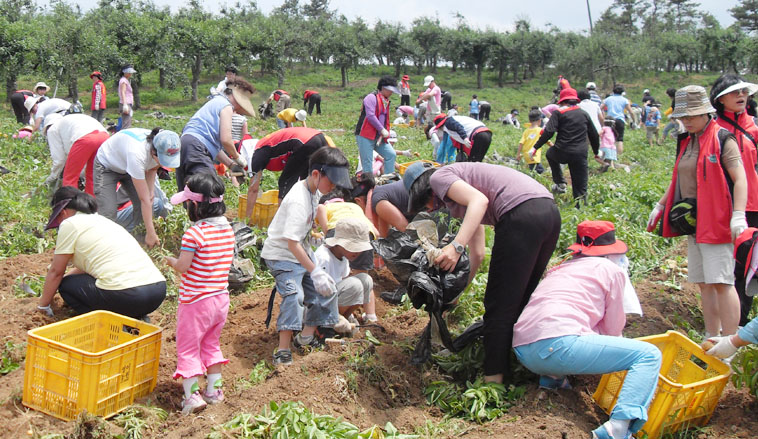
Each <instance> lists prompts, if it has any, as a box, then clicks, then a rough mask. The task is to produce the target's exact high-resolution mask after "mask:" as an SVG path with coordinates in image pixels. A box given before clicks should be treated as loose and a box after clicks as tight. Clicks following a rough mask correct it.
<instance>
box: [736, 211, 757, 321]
mask: <svg viewBox="0 0 758 439" xmlns="http://www.w3.org/2000/svg"><path fill="white" fill-rule="evenodd" d="M745 216H746V217H747V225H748V227H758V212H745ZM748 262H750V261H748ZM734 288H735V289H736V290H737V296H738V297H739V298H740V326H745V325H747V324H748V322H749V321H750V320H749V319H748V317H747V316H748V314H750V308H752V307H753V297H752V296H748V295H747V294H745V290H746V289H747V285H745V273H744V272H742V271H741V270H738V269H737V267H734Z"/></svg>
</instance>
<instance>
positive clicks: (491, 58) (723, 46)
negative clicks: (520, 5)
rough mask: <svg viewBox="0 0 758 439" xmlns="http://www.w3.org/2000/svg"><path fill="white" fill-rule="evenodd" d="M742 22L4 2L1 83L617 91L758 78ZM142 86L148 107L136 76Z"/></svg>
mask: <svg viewBox="0 0 758 439" xmlns="http://www.w3.org/2000/svg"><path fill="white" fill-rule="evenodd" d="M731 12H732V15H733V16H734V17H735V19H736V20H737V22H736V23H735V24H734V25H732V26H730V27H728V28H723V27H722V26H721V25H720V24H719V22H718V21H717V20H716V19H715V18H714V17H713V16H712V15H711V14H709V13H706V12H703V11H700V10H699V9H698V4H697V3H696V2H694V1H692V0H615V2H614V3H613V5H612V6H611V7H609V8H608V9H607V10H606V11H604V12H603V14H602V15H601V16H600V17H599V18H598V19H597V20H596V21H595V22H594V23H593V27H592V30H591V32H580V33H577V32H565V31H562V30H561V29H558V28H556V27H554V26H549V27H548V28H547V29H535V28H534V27H533V26H532V25H531V23H530V22H529V20H528V18H519V19H517V20H516V21H515V22H514V26H513V30H512V31H509V32H496V31H493V30H489V29H487V30H481V29H477V28H474V27H472V26H470V25H469V24H468V22H467V20H466V17H464V16H463V15H460V14H456V15H455V16H454V17H453V26H444V25H442V24H441V23H440V21H439V18H433V17H419V18H417V19H415V20H414V21H413V23H412V24H411V25H410V26H408V27H406V26H404V25H402V24H398V23H390V22H385V21H381V20H379V21H375V22H373V21H372V22H371V24H369V23H368V22H367V21H366V20H364V19H362V18H357V19H354V20H348V19H347V18H346V17H345V16H343V15H339V14H337V13H336V11H333V10H331V9H330V7H329V0H303V1H302V4H301V2H300V1H299V0H284V1H283V3H282V5H281V6H279V7H277V8H275V9H274V10H273V11H272V12H271V13H270V14H268V15H265V14H263V13H262V12H261V11H260V10H259V9H258V7H257V4H256V3H255V1H248V3H244V4H243V3H237V4H235V5H234V6H232V7H223V8H221V9H219V10H217V11H213V12H211V11H207V10H204V9H203V7H202V6H201V5H200V3H199V2H198V1H197V0H190V1H189V3H188V4H187V5H186V7H184V8H181V9H179V10H178V11H177V12H171V11H170V10H169V9H168V8H158V7H156V6H155V4H153V3H152V2H151V1H150V0H136V1H134V0H99V3H98V6H97V7H96V8H93V9H92V10H91V11H89V12H87V13H82V12H81V11H80V10H79V8H78V7H77V6H74V5H72V4H69V3H67V2H66V0H53V1H52V2H51V4H50V6H49V7H48V8H46V9H40V8H39V7H38V6H37V5H36V4H35V3H33V0H0V60H1V61H2V62H0V76H1V77H2V78H3V79H4V80H5V85H6V90H7V91H9V92H12V91H13V89H14V88H15V87H16V80H17V77H18V75H19V74H22V73H29V72H37V73H38V74H39V75H40V76H43V77H47V78H55V79H56V80H58V81H59V82H60V83H61V84H65V86H66V87H67V88H68V93H69V95H71V96H75V95H77V94H78V86H77V80H76V78H78V77H81V76H82V75H83V74H86V73H88V72H89V71H91V70H94V69H97V70H100V71H102V72H103V73H104V74H105V75H106V77H110V78H115V77H116V75H117V72H118V71H119V69H120V67H121V66H123V65H124V64H126V63H131V64H134V65H135V67H136V68H137V70H138V71H139V72H147V71H155V70H157V71H158V72H159V78H160V85H161V87H168V88H173V87H175V86H176V85H178V84H182V85H185V84H187V83H189V85H190V86H191V95H192V99H193V100H197V96H198V91H197V88H198V83H199V80H200V75H201V73H202V72H204V71H209V70H213V71H219V70H222V69H223V66H224V65H226V64H230V63H234V64H237V65H238V66H241V67H243V68H244V69H245V70H247V71H250V70H252V69H256V70H257V69H260V72H262V73H271V74H275V75H276V76H277V77H278V82H279V86H283V85H284V82H285V80H286V74H287V72H288V71H289V67H290V66H291V65H292V64H294V63H312V64H328V65H331V66H333V67H334V68H335V69H336V70H339V72H340V75H341V78H342V85H343V87H344V86H346V85H347V84H348V81H349V72H350V70H351V69H352V68H354V67H356V66H358V65H360V64H365V63H378V64H379V65H389V66H393V67H394V70H395V74H396V75H400V74H401V72H403V71H404V69H406V68H412V69H415V71H416V73H417V74H421V73H423V72H424V71H431V72H435V71H436V69H437V67H438V66H440V65H448V66H450V67H451V68H452V69H453V70H454V71H455V70H457V69H459V68H462V69H467V70H470V71H472V72H475V73H476V78H477V85H478V86H479V87H480V88H481V87H482V85H483V79H482V73H483V72H484V71H487V70H491V71H493V72H495V73H496V78H497V83H498V85H499V86H503V85H504V84H505V83H506V82H508V81H522V80H524V79H529V78H533V77H535V76H536V75H540V74H543V73H544V72H545V71H546V69H548V68H550V69H551V71H552V69H554V70H555V71H558V72H561V73H562V74H564V75H565V76H567V77H571V78H573V77H577V78H579V77H581V78H587V79H594V80H595V81H599V82H602V83H604V84H606V85H610V84H613V83H615V82H616V81H617V80H618V79H620V78H622V77H628V76H630V75H633V74H634V73H635V72H643V71H674V70H681V71H686V72H698V71H703V70H709V71H727V70H731V71H743V70H749V71H751V72H755V71H758V50H756V49H758V37H756V36H754V35H753V34H754V33H755V32H758V0H743V1H741V2H740V3H739V5H738V6H737V7H735V8H733V9H732V10H731ZM133 82H134V86H135V88H136V90H135V95H136V96H135V97H136V98H137V100H138V99H139V98H138V96H139V85H140V75H139V74H138V75H137V76H136V78H135V81H133ZM9 94H10V93H9ZM137 104H138V102H137Z"/></svg>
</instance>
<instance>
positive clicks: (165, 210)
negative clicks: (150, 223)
mask: <svg viewBox="0 0 758 439" xmlns="http://www.w3.org/2000/svg"><path fill="white" fill-rule="evenodd" d="M172 208H173V206H172V205H171V202H169V200H168V198H167V197H166V194H165V193H164V192H163V190H162V189H161V188H160V187H159V186H158V184H157V183H156V186H155V199H154V200H153V218H158V217H159V216H162V217H164V218H165V217H167V216H168V214H169V212H171V210H172ZM133 213H134V207H132V205H129V206H127V207H125V208H123V209H122V210H119V211H118V212H116V224H118V225H120V226H122V227H123V228H125V229H126V230H127V231H128V232H131V231H132V230H134V228H135V227H137V225H138V224H140V223H142V216H141V213H140V217H139V218H137V217H135V216H134V215H133Z"/></svg>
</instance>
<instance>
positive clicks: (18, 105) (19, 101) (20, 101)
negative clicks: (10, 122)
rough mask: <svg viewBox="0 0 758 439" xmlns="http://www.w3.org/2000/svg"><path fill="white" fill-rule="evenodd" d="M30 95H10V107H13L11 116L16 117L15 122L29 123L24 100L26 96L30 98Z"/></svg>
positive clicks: (16, 93) (19, 93)
mask: <svg viewBox="0 0 758 439" xmlns="http://www.w3.org/2000/svg"><path fill="white" fill-rule="evenodd" d="M31 95H32V94H31V93H23V92H18V91H17V92H15V93H13V94H12V95H11V107H13V114H15V115H16V122H18V123H26V124H28V123H29V112H28V111H26V107H24V100H26V97H27V96H31Z"/></svg>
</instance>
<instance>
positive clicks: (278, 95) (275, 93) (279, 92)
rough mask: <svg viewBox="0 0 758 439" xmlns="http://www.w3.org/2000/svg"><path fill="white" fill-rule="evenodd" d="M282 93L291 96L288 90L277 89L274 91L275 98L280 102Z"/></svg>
mask: <svg viewBox="0 0 758 439" xmlns="http://www.w3.org/2000/svg"><path fill="white" fill-rule="evenodd" d="M282 95H287V96H289V93H287V92H286V91H284V90H276V91H274V100H275V101H276V102H279V99H280V98H281V97H282Z"/></svg>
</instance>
